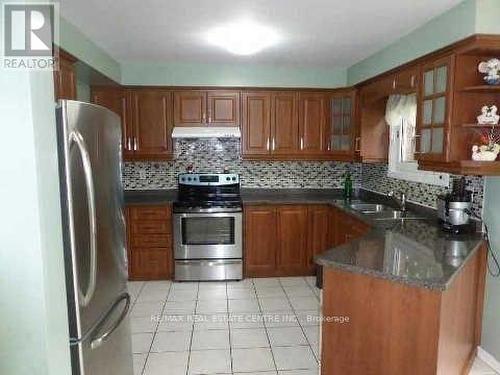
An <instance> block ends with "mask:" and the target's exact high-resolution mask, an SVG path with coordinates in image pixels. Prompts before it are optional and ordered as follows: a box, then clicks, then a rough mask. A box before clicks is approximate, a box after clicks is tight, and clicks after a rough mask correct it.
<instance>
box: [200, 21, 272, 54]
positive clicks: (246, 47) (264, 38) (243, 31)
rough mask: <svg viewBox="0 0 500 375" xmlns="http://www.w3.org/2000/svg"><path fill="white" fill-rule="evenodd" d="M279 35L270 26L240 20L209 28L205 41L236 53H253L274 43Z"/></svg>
mask: <svg viewBox="0 0 500 375" xmlns="http://www.w3.org/2000/svg"><path fill="white" fill-rule="evenodd" d="M279 40H280V37H279V35H278V33H276V31H274V30H273V29H271V28H270V27H267V26H263V25H260V24H258V23H256V22H253V21H249V20H241V21H237V22H233V23H230V24H227V25H223V26H218V27H215V28H213V29H212V30H209V32H208V33H207V41H208V42H209V43H210V44H213V45H216V46H218V47H221V48H224V49H225V50H227V51H229V52H231V53H234V54H236V55H253V54H255V53H257V52H260V51H262V50H263V49H265V48H267V47H270V46H272V45H274V44H276V43H277V42H278V41H279Z"/></svg>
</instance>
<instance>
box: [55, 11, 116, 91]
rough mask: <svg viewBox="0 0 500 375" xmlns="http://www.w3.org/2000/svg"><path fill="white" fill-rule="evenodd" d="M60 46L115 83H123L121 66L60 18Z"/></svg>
mask: <svg viewBox="0 0 500 375" xmlns="http://www.w3.org/2000/svg"><path fill="white" fill-rule="evenodd" d="M59 45H60V46H61V47H62V48H63V49H64V50H66V51H67V52H69V53H70V54H72V55H73V56H75V57H76V58H78V59H79V60H81V61H83V62H84V63H86V64H87V65H89V66H91V67H92V68H94V69H95V70H97V71H98V72H100V73H101V74H103V75H105V76H106V77H108V78H110V79H112V80H113V81H115V82H120V81H121V73H120V64H119V63H118V62H117V61H116V60H114V59H113V58H112V57H111V56H109V55H108V54H107V53H106V52H105V51H104V50H103V49H102V48H100V47H99V46H98V45H96V44H95V43H94V42H92V41H91V40H90V39H89V38H87V37H86V36H85V35H84V34H83V33H82V32H81V31H80V30H78V29H77V28H76V27H75V26H73V25H72V24H71V23H70V22H68V21H66V20H65V19H64V18H62V17H61V18H60V32H59Z"/></svg>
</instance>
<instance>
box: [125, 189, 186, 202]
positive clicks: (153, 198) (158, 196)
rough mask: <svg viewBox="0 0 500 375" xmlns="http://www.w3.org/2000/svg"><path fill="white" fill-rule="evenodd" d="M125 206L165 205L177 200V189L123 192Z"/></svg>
mask: <svg viewBox="0 0 500 375" xmlns="http://www.w3.org/2000/svg"><path fill="white" fill-rule="evenodd" d="M124 198H125V204H127V205H134V204H165V203H172V202H173V201H174V200H175V199H176V198H177V189H165V190H125V193H124Z"/></svg>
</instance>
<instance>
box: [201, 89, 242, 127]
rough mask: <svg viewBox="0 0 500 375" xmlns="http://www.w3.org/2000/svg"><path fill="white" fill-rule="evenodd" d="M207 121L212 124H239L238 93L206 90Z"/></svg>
mask: <svg viewBox="0 0 500 375" xmlns="http://www.w3.org/2000/svg"><path fill="white" fill-rule="evenodd" d="M207 108H208V115H207V122H208V125H212V126H239V124H240V93H239V92H236V91H208V93H207Z"/></svg>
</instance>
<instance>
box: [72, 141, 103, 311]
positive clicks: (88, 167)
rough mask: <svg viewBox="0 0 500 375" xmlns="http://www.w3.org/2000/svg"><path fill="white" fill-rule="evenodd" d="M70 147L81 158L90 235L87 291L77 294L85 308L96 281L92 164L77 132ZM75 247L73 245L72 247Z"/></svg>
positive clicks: (95, 232) (73, 235) (79, 290)
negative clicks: (74, 149)
mask: <svg viewBox="0 0 500 375" xmlns="http://www.w3.org/2000/svg"><path fill="white" fill-rule="evenodd" d="M69 142H70V146H71V145H72V144H75V145H76V146H77V147H78V150H79V151H80V154H81V157H82V164H83V171H84V174H85V186H86V188H87V207H88V210H89V234H90V270H89V273H90V278H89V284H88V287H87V290H86V292H85V293H83V292H82V290H81V289H80V286H78V293H79V294H80V299H81V304H82V305H83V306H87V305H88V304H89V302H90V300H91V299H92V297H93V295H94V292H95V288H96V279H97V223H96V221H97V220H96V203H95V192H94V180H93V177H92V164H91V162H90V154H89V152H88V148H87V144H86V143H85V140H84V139H83V137H82V135H81V134H80V133H79V132H78V131H72V132H71V133H70V135H69ZM70 231H71V232H72V237H73V238H75V234H74V232H75V228H74V227H73V225H70ZM73 246H75V245H73Z"/></svg>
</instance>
